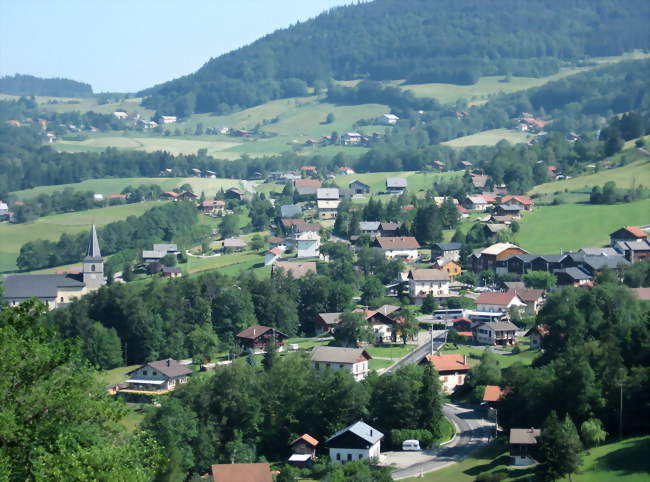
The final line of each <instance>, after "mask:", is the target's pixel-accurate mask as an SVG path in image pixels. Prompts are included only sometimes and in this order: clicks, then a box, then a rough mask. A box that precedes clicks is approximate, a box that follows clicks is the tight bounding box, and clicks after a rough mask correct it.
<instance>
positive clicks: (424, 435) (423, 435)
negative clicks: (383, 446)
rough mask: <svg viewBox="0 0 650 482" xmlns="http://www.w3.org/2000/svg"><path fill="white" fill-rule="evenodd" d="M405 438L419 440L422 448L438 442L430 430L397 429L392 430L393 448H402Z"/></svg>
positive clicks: (391, 440) (391, 441)
mask: <svg viewBox="0 0 650 482" xmlns="http://www.w3.org/2000/svg"><path fill="white" fill-rule="evenodd" d="M404 440H419V441H420V447H422V448H430V447H432V446H433V444H434V443H435V442H436V440H435V438H434V436H433V434H432V433H431V432H429V431H428V430H412V429H401V430H399V429H395V430H391V431H390V443H391V445H392V446H393V448H395V449H401V448H402V442H404Z"/></svg>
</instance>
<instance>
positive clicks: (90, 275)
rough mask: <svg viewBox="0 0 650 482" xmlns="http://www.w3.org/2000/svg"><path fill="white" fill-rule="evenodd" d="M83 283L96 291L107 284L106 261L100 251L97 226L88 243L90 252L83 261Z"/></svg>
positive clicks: (93, 228) (92, 230)
mask: <svg viewBox="0 0 650 482" xmlns="http://www.w3.org/2000/svg"><path fill="white" fill-rule="evenodd" d="M83 281H84V283H85V284H86V288H88V289H89V290H96V289H97V288H99V287H100V286H103V285H104V284H106V281H105V280H104V260H103V259H102V253H101V251H100V250H99V241H98V240H97V229H95V225H94V224H93V227H92V229H91V231H90V240H89V241H88V252H87V253H86V257H85V258H84V259H83Z"/></svg>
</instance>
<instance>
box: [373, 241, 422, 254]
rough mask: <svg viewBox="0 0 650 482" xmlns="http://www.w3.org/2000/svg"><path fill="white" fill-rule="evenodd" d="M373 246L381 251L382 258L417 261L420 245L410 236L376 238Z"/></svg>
mask: <svg viewBox="0 0 650 482" xmlns="http://www.w3.org/2000/svg"><path fill="white" fill-rule="evenodd" d="M373 246H374V247H375V248H377V249H380V250H382V251H383V253H384V256H386V258H389V259H393V258H399V259H403V260H417V259H418V258H419V253H418V249H420V244H419V243H418V242H417V240H416V239H415V238H414V237H412V236H400V237H392V238H387V237H384V236H377V238H376V239H375V242H374V244H373Z"/></svg>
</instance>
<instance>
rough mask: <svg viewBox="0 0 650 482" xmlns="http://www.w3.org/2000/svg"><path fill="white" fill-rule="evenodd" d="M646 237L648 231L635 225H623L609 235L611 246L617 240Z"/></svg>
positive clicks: (642, 238) (644, 238) (640, 239)
mask: <svg viewBox="0 0 650 482" xmlns="http://www.w3.org/2000/svg"><path fill="white" fill-rule="evenodd" d="M647 239H648V233H646V232H645V231H643V230H642V229H641V228H639V227H637V226H625V227H624V228H621V229H617V230H616V231H614V232H613V233H612V234H610V235H609V240H610V245H611V246H614V245H615V244H616V243H617V242H618V241H644V240H647Z"/></svg>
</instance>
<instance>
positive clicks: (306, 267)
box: [272, 261, 316, 279]
mask: <svg viewBox="0 0 650 482" xmlns="http://www.w3.org/2000/svg"><path fill="white" fill-rule="evenodd" d="M278 272H283V273H284V274H285V275H287V276H288V275H291V276H292V277H294V278H296V279H298V278H304V277H305V276H308V275H309V274H316V263H315V262H314V261H300V262H297V261H276V262H275V263H274V264H273V271H272V274H276V273H278Z"/></svg>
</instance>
